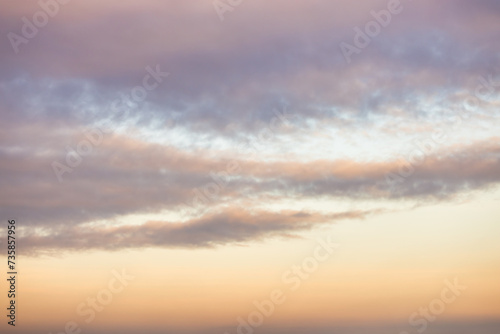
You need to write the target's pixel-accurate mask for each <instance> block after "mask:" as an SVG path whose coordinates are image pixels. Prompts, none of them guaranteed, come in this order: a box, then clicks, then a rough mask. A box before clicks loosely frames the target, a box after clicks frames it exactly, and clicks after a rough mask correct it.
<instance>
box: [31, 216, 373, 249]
mask: <svg viewBox="0 0 500 334" xmlns="http://www.w3.org/2000/svg"><path fill="white" fill-rule="evenodd" d="M372 213H373V212H370V211H348V212H341V213H335V214H328V215H324V214H319V213H310V212H302V211H296V212H293V211H282V212H265V211H249V210H245V209H240V208H230V209H226V210H224V211H222V212H217V213H212V214H208V215H205V216H202V217H200V218H196V219H192V220H190V221H186V222H164V221H149V222H146V223H144V224H142V225H139V226H119V227H102V226H101V227H95V226H94V227H84V226H80V227H64V228H57V229H53V230H48V231H47V230H45V231H44V233H43V235H40V234H37V233H28V235H25V236H24V237H23V251H24V252H26V253H29V254H38V253H43V252H50V251H55V250H57V251H61V250H65V251H68V250H70V251H81V250H92V249H104V250H119V249H124V248H148V247H164V248H174V247H175V248H178V247H180V248H199V247H201V248H205V247H215V246H220V245H226V244H235V243H242V242H253V241H259V240H264V239H269V238H272V237H282V238H283V237H286V238H289V237H292V236H293V233H295V232H299V231H304V230H309V229H311V228H313V227H315V226H316V225H320V224H325V223H332V222H335V221H338V220H343V219H363V218H365V217H366V216H368V215H370V214H372ZM291 234H292V235H291Z"/></svg>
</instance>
